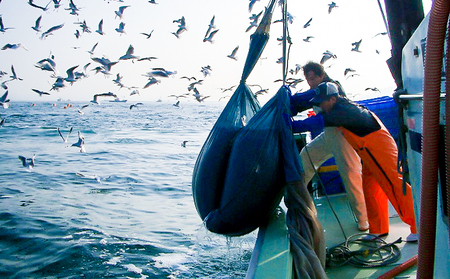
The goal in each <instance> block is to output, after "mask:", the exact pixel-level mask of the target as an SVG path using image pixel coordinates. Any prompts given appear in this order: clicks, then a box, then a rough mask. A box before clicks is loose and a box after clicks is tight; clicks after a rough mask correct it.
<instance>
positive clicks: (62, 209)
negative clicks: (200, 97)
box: [0, 101, 256, 278]
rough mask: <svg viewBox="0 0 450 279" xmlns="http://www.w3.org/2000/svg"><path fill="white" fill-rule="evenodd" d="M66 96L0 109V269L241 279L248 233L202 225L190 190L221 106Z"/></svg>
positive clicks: (9, 274) (49, 274) (251, 239)
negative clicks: (26, 162) (31, 161)
mask: <svg viewBox="0 0 450 279" xmlns="http://www.w3.org/2000/svg"><path fill="white" fill-rule="evenodd" d="M71 104H72V105H73V106H72V107H70V106H69V107H67V105H68V104H67V103H65V102H64V103H63V102H55V103H54V104H53V103H46V102H37V103H35V105H34V106H33V103H31V102H13V103H12V104H11V107H10V108H8V109H3V108H0V117H1V118H2V119H3V118H4V119H5V124H4V125H3V126H2V127H0V144H1V148H0V277H1V278H244V277H245V273H246V270H247V267H248V263H249V261H250V257H251V252H252V250H253V247H254V243H255V241H256V232H252V233H250V234H248V235H245V236H241V237H233V238H228V237H225V236H222V235H217V234H213V233H211V232H209V231H207V230H206V229H205V227H204V226H203V224H202V220H201V219H200V217H199V216H198V214H197V211H196V209H195V204H194V202H193V198H192V183H191V180H192V174H193V168H194V165H195V161H196V159H197V156H198V154H199V152H200V150H201V148H202V146H203V143H204V142H205V140H206V138H207V136H208V134H209V132H210V130H211V128H212V127H213V125H214V123H215V122H216V120H217V118H218V117H219V115H220V113H221V111H222V109H223V108H224V107H225V105H226V102H205V103H197V102H185V103H184V104H183V102H181V105H180V107H175V106H173V104H172V103H171V102H169V101H166V102H147V103H144V105H142V106H139V107H138V108H133V109H131V110H130V108H129V107H130V105H131V104H132V103H130V102H127V103H118V102H116V103H113V102H108V101H105V102H103V103H101V104H99V105H90V106H89V107H87V108H85V109H83V110H82V111H83V112H84V114H79V113H78V112H77V110H78V109H79V108H81V106H82V105H84V104H85V103H71ZM64 107H66V108H64ZM71 127H73V131H72V133H71V134H70V136H69V138H68V141H67V143H64V141H63V139H62V138H61V137H60V135H59V133H58V132H57V128H59V129H60V130H61V132H62V134H63V135H64V136H65V137H66V136H67V133H68V132H69V130H70V128H71ZM78 132H80V133H81V135H82V136H83V137H84V141H85V152H80V148H78V147H72V146H71V145H72V144H73V143H76V142H77V141H78ZM183 141H187V142H186V146H185V147H183V146H182V145H181V144H182V143H183ZM33 155H36V157H35V166H34V168H29V167H24V166H22V163H21V160H19V158H18V157H19V156H24V157H26V158H31V157H33Z"/></svg>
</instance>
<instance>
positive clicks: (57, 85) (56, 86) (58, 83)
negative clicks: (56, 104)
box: [50, 77, 65, 91]
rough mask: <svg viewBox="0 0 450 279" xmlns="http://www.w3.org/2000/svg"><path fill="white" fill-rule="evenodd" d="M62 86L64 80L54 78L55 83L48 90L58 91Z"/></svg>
mask: <svg viewBox="0 0 450 279" xmlns="http://www.w3.org/2000/svg"><path fill="white" fill-rule="evenodd" d="M64 86H65V85H64V78H63V77H56V80H55V82H54V83H53V85H52V89H50V90H56V91H59V89H60V88H63V87H64Z"/></svg>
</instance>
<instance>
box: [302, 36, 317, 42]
mask: <svg viewBox="0 0 450 279" xmlns="http://www.w3.org/2000/svg"><path fill="white" fill-rule="evenodd" d="M311 39H314V37H313V36H307V37H306V38H304V39H303V41H304V42H307V43H309V42H311Z"/></svg>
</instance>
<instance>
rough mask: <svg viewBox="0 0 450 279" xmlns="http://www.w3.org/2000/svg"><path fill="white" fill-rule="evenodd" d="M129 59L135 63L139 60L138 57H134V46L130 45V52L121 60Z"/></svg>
mask: <svg viewBox="0 0 450 279" xmlns="http://www.w3.org/2000/svg"><path fill="white" fill-rule="evenodd" d="M128 59H132V61H134V59H139V57H138V56H136V55H134V47H133V46H132V45H130V46H129V47H128V50H127V52H126V54H125V55H122V56H121V57H120V58H119V60H128Z"/></svg>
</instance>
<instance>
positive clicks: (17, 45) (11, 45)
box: [2, 43, 28, 50]
mask: <svg viewBox="0 0 450 279" xmlns="http://www.w3.org/2000/svg"><path fill="white" fill-rule="evenodd" d="M19 47H21V48H23V49H24V50H28V49H27V48H26V47H25V46H24V45H22V44H20V43H19V44H6V45H4V46H3V47H2V50H6V49H18V48H19Z"/></svg>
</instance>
